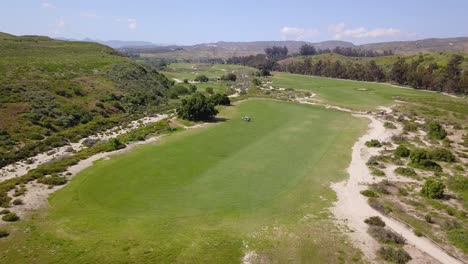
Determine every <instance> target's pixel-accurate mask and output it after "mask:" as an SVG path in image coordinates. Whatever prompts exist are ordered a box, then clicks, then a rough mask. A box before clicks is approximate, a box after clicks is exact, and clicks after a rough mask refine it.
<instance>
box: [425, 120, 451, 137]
mask: <svg viewBox="0 0 468 264" xmlns="http://www.w3.org/2000/svg"><path fill="white" fill-rule="evenodd" d="M425 126H426V129H427V135H428V136H429V137H430V138H432V139H438V140H441V139H444V138H445V137H446V136H447V131H445V129H444V128H443V127H442V125H441V124H439V123H438V122H436V121H429V122H427V123H426V125H425Z"/></svg>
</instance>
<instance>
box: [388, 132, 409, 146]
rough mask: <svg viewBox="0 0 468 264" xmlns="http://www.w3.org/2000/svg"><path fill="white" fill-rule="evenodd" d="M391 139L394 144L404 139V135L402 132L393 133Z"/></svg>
mask: <svg viewBox="0 0 468 264" xmlns="http://www.w3.org/2000/svg"><path fill="white" fill-rule="evenodd" d="M391 139H392V141H393V142H395V143H396V144H400V143H401V142H404V141H406V137H405V136H404V135H402V134H399V135H393V136H392V137H391Z"/></svg>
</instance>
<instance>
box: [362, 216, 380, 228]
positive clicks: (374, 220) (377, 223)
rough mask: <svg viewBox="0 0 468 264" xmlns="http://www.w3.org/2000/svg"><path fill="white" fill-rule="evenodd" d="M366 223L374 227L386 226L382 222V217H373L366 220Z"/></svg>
mask: <svg viewBox="0 0 468 264" xmlns="http://www.w3.org/2000/svg"><path fill="white" fill-rule="evenodd" d="M364 223H366V224H368V225H372V226H381V227H384V226H385V222H384V221H383V220H382V218H380V216H371V217H369V218H367V219H366V220H364Z"/></svg>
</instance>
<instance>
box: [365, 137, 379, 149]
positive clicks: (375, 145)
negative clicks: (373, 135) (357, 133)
mask: <svg viewBox="0 0 468 264" xmlns="http://www.w3.org/2000/svg"><path fill="white" fill-rule="evenodd" d="M365 145H366V146H367V147H369V148H380V147H382V143H380V141H378V140H377V139H371V140H369V141H366V143H365Z"/></svg>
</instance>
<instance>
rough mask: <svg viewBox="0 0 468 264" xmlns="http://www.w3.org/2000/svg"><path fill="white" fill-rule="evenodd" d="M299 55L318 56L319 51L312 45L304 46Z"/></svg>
mask: <svg viewBox="0 0 468 264" xmlns="http://www.w3.org/2000/svg"><path fill="white" fill-rule="evenodd" d="M299 54H301V55H302V56H307V55H315V54H317V50H316V49H315V47H314V46H312V45H310V44H304V45H302V46H301V48H300V49H299Z"/></svg>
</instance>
